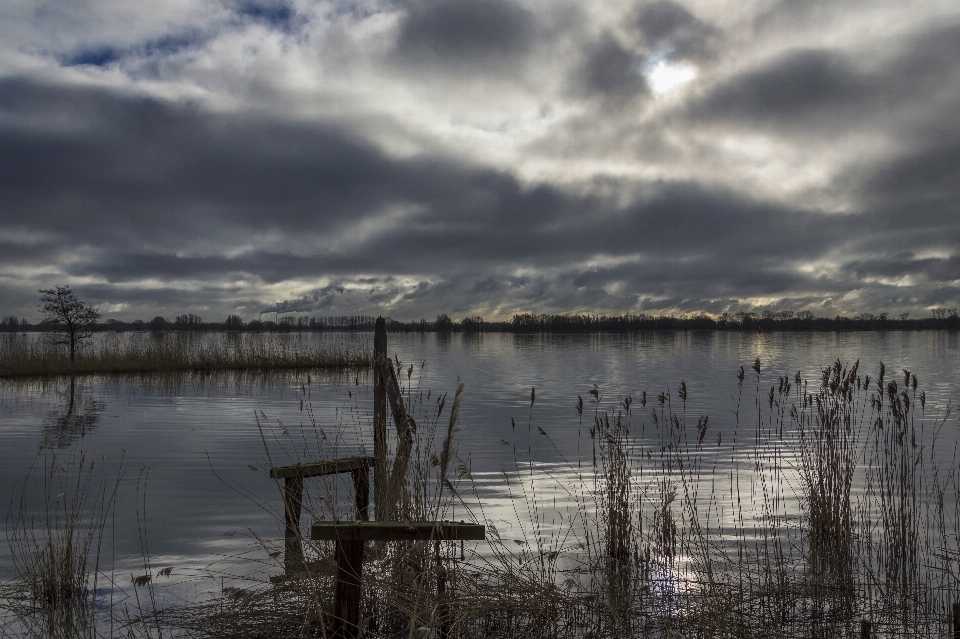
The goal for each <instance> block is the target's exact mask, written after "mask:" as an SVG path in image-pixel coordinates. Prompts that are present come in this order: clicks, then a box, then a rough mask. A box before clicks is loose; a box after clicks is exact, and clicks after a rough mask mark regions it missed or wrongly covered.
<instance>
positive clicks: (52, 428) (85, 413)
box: [40, 376, 107, 448]
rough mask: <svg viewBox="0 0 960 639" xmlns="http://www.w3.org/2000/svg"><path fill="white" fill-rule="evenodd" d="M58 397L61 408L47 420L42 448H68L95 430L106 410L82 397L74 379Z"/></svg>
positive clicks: (89, 396) (89, 397) (88, 398)
mask: <svg viewBox="0 0 960 639" xmlns="http://www.w3.org/2000/svg"><path fill="white" fill-rule="evenodd" d="M57 395H58V404H60V408H58V409H57V410H54V411H51V413H50V416H49V418H48V419H47V420H46V423H45V425H44V428H43V440H42V442H41V444H40V447H41V448H69V447H70V446H72V445H73V444H75V443H76V442H77V440H78V439H81V438H82V437H85V436H86V435H87V434H88V433H90V432H91V431H92V430H93V429H94V427H95V426H96V425H97V423H98V422H99V421H100V413H102V412H103V411H104V409H105V408H106V406H107V405H106V404H105V403H104V402H101V401H98V400H96V399H94V398H93V397H92V396H91V395H89V394H86V395H85V394H84V389H83V386H82V385H79V384H77V378H76V377H73V376H71V377H70V384H69V385H68V386H67V388H66V390H65V391H63V392H58V393H57Z"/></svg>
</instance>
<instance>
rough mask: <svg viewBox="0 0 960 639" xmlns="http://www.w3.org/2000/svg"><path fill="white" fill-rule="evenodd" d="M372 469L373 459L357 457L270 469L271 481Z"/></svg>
mask: <svg viewBox="0 0 960 639" xmlns="http://www.w3.org/2000/svg"><path fill="white" fill-rule="evenodd" d="M372 467H373V457H367V456H363V455H358V456H356V457H345V458H343V459H331V460H329V461H319V462H311V463H308V464H293V465H291V466H278V467H276V468H271V469H270V477H271V478H272V479H286V478H287V477H301V478H305V477H320V476H322V475H336V474H338V473H349V472H352V471H354V470H366V469H368V468H372Z"/></svg>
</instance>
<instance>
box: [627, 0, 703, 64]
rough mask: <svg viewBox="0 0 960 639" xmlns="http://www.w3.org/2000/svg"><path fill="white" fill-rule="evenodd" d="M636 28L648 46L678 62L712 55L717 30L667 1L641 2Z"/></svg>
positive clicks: (698, 59) (677, 5)
mask: <svg viewBox="0 0 960 639" xmlns="http://www.w3.org/2000/svg"><path fill="white" fill-rule="evenodd" d="M637 27H638V29H639V30H640V34H641V36H642V38H643V42H644V44H645V45H646V46H647V47H648V48H650V49H653V50H655V51H656V52H658V53H661V54H663V55H666V56H668V57H669V58H671V59H672V60H677V61H680V60H691V61H703V60H707V59H709V58H711V57H713V55H714V48H715V46H716V42H717V40H718V33H717V31H716V29H714V28H713V27H711V26H710V25H708V24H706V23H704V22H702V21H700V20H698V19H697V18H696V16H694V15H693V14H692V13H690V11H688V10H687V9H686V8H685V7H683V6H682V5H680V4H677V3H676V2H671V1H670V0H660V1H659V2H651V3H650V4H646V5H643V6H642V7H641V8H640V11H639V14H638V17H637Z"/></svg>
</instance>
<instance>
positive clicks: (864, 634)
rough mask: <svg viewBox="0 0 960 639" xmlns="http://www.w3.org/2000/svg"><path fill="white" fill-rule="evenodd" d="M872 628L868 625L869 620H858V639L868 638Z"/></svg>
mask: <svg viewBox="0 0 960 639" xmlns="http://www.w3.org/2000/svg"><path fill="white" fill-rule="evenodd" d="M872 630H873V628H872V627H871V626H870V622H869V621H867V620H866V619H863V620H862V621H861V622H860V639H870V637H871V636H872Z"/></svg>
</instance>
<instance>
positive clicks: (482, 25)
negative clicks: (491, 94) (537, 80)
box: [397, 0, 536, 68]
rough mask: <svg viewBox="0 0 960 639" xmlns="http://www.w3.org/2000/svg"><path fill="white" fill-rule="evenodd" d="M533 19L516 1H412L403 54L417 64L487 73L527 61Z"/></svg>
mask: <svg viewBox="0 0 960 639" xmlns="http://www.w3.org/2000/svg"><path fill="white" fill-rule="evenodd" d="M535 34H536V21H535V19H534V16H533V14H531V13H530V12H529V11H527V10H526V9H525V8H523V7H521V6H519V5H517V4H515V3H513V2H511V1H510V0H458V1H457V2H442V1H439V0H422V1H414V2H411V3H410V4H409V6H408V11H407V15H406V17H405V18H404V20H403V22H402V25H401V28H400V33H399V36H398V40H397V51H398V53H400V54H401V55H402V56H404V57H406V58H410V59H412V60H413V61H416V62H425V61H427V62H431V63H437V64H440V65H453V66H462V65H468V66H471V67H474V68H483V67H484V66H486V65H491V64H492V65H494V66H495V67H498V66H500V65H502V64H503V63H507V62H513V61H516V60H518V59H521V58H523V57H524V56H525V55H526V54H528V53H529V52H530V51H531V49H532V48H533V46H534V43H535Z"/></svg>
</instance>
